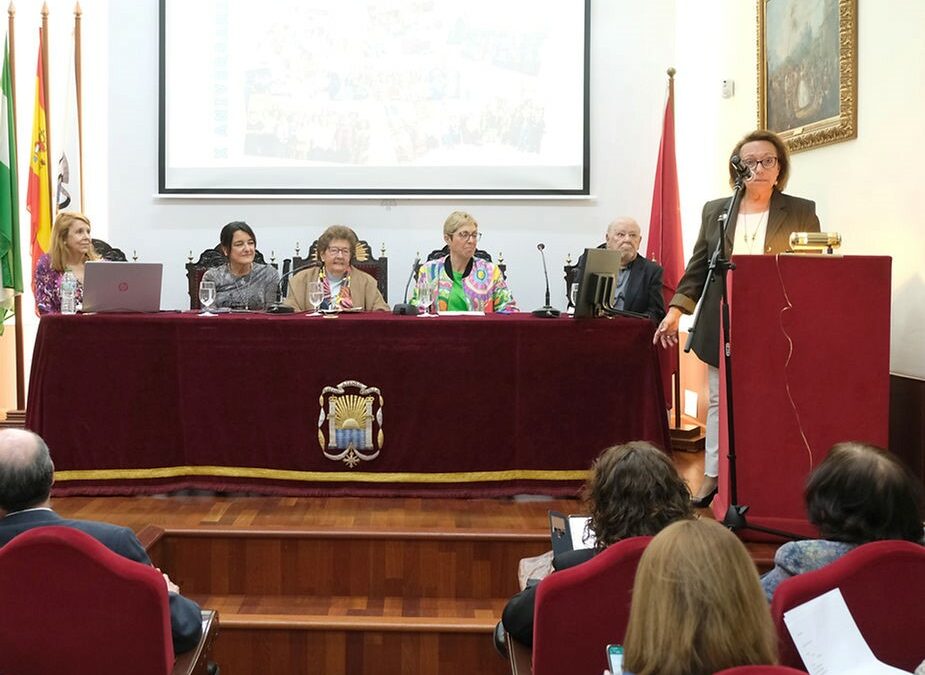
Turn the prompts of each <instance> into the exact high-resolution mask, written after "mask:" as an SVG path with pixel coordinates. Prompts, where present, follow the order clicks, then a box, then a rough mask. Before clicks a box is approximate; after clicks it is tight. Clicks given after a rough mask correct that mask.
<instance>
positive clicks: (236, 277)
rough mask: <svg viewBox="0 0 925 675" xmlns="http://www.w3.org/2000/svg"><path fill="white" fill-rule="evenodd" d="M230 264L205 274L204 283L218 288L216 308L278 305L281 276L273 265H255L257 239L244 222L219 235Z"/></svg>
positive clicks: (233, 223)
mask: <svg viewBox="0 0 925 675" xmlns="http://www.w3.org/2000/svg"><path fill="white" fill-rule="evenodd" d="M219 242H220V243H221V246H222V252H223V253H224V254H225V255H226V256H227V257H228V262H227V263H225V264H224V265H219V266H218V267H213V268H211V269H208V270H206V273H205V274H203V275H202V280H203V281H211V282H213V283H214V284H215V306H216V307H230V308H232V309H266V308H267V305H269V304H270V303H273V302H275V301H276V289H277V288H278V286H279V272H277V271H276V268H275V267H273V266H272V265H262V264H260V263H258V262H254V256H255V255H256V254H257V237H256V235H255V234H254V231H253V230H252V229H251V226H250V225H248V224H247V223H245V222H244V221H241V220H236V221H234V222H231V223H228V224H227V225H225V227H223V228H222V232H221V234H220V235H219Z"/></svg>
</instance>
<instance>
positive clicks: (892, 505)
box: [805, 442, 925, 544]
mask: <svg viewBox="0 0 925 675" xmlns="http://www.w3.org/2000/svg"><path fill="white" fill-rule="evenodd" d="M805 499H806V510H807V512H808V514H809V521H810V522H811V523H812V524H813V525H815V526H816V527H818V528H819V533H820V535H821V536H822V537H823V538H825V539H830V540H833V541H843V542H847V543H851V544H864V543H867V542H870V541H879V540H882V539H905V540H907V541H916V542H917V541H921V540H922V534H923V532H922V521H923V520H925V498H923V490H922V485H921V483H919V481H918V480H916V478H915V477H914V476H913V475H912V473H911V472H910V471H909V470H908V469H907V468H906V467H905V466H903V465H902V464H901V463H900V462H899V460H898V459H897V458H896V457H895V456H894V455H892V454H891V453H889V452H887V451H886V450H882V449H880V448H878V447H876V446H873V445H868V444H866V443H855V442H849V443H838V444H836V445H834V446H833V447H832V449H831V450H829V454H828V455H827V456H826V458H825V459H824V460H823V462H822V463H821V464H820V465H819V466H818V467H816V469H815V471H813V472H812V473H811V474H810V476H809V479H808V480H807V483H806V491H805Z"/></svg>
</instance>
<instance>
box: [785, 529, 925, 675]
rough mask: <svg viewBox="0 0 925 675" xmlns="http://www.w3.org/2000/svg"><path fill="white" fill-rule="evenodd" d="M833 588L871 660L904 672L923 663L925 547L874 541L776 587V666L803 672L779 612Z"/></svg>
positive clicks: (802, 665)
mask: <svg viewBox="0 0 925 675" xmlns="http://www.w3.org/2000/svg"><path fill="white" fill-rule="evenodd" d="M834 588H838V589H840V590H841V594H842V596H843V597H844V598H845V604H846V605H848V609H849V610H851V615H852V616H853V617H854V620H855V622H856V623H857V625H858V629H859V630H860V631H861V635H863V636H864V639H865V640H866V641H867V644H868V645H870V649H871V651H873V653H874V656H876V657H877V658H878V659H879V660H880V661H883V662H884V663H887V664H889V665H891V666H893V667H895V668H899V669H901V670H904V671H906V672H910V673H911V672H912V671H914V670H915V669H916V668H917V667H918V665H919V664H920V663H921V662H922V659H923V658H925V647H923V645H925V640H923V636H925V632H923V630H922V607H923V606H925V546H921V545H919V544H913V543H912V542H908V541H875V542H872V543H869V544H864V545H862V546H858V547H857V548H856V549H854V550H853V551H849V552H848V553H846V554H845V555H844V556H842V557H841V558H839V559H838V560H836V561H835V562H833V563H831V564H829V565H826V566H825V567H823V568H821V569H818V570H815V571H813V572H806V573H804V574H800V575H798V576H795V577H793V578H791V579H787V580H786V581H784V582H782V583H781V584H780V586H778V587H777V590H776V591H775V592H774V599H773V601H772V602H771V616H772V618H773V619H774V625H775V627H776V628H777V636H778V639H779V640H780V662H781V664H782V665H785V666H792V667H794V668H803V667H804V664H803V660H802V659H801V658H800V655H799V653H798V652H797V650H796V647H795V646H794V644H793V640H792V639H791V637H790V631H788V630H787V626H786V624H784V613H785V612H787V611H789V610H791V609H793V608H794V607H797V606H799V605H802V604H803V603H804V602H807V601H809V600H812V599H813V598H815V597H818V596H820V595H822V594H823V593H827V592H828V591H831V590H832V589H834Z"/></svg>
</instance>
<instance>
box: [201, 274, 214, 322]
mask: <svg viewBox="0 0 925 675" xmlns="http://www.w3.org/2000/svg"><path fill="white" fill-rule="evenodd" d="M213 302H215V282H214V281H203V282H200V284H199V304H200V305H202V306H203V307H204V309H203V311H202V312H200V314H201V315H202V316H215V315H214V314H213V313H212V312H210V311H209V307H211V306H212V303H213Z"/></svg>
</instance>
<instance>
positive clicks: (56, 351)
mask: <svg viewBox="0 0 925 675" xmlns="http://www.w3.org/2000/svg"><path fill="white" fill-rule="evenodd" d="M651 336H652V324H651V323H650V322H648V321H642V320H638V319H626V318H618V319H612V320H605V319H600V320H590V321H589V320H575V319H571V318H565V317H563V318H559V319H553V320H543V319H534V318H532V317H529V316H486V317H439V318H419V317H395V316H392V315H379V314H375V315H374V314H362V315H341V316H338V317H336V318H320V317H305V316H303V315H289V316H267V315H259V314H252V315H221V316H216V317H200V316H198V315H195V314H166V313H164V314H159V315H125V314H122V315H117V314H110V315H86V316H82V315H78V316H46V317H43V318H42V320H41V324H40V326H39V331H38V336H37V338H36V345H35V353H34V359H33V365H32V377H31V381H30V384H29V400H28V408H27V426H28V427H29V428H30V429H32V430H34V431H35V432H37V433H39V434H40V435H42V436H43V437H44V438H45V440H46V441H47V442H48V445H49V447H50V448H51V452H52V457H53V459H54V461H55V466H56V486H55V494H60V495H74V494H139V493H151V492H160V491H164V490H175V489H183V488H201V489H212V490H248V491H258V492H265V493H272V494H294V495H318V494H332V495H333V494H338V495H344V494H358V495H377V494H378V495H399V494H400V495H414V494H417V495H422V496H438V495H439V496H465V495H471V496H494V495H507V494H516V493H520V492H542V493H547V494H556V495H563V494H571V493H574V492H575V490H576V488H577V487H578V486H579V485H580V483H581V481H582V480H583V479H584V477H585V472H586V470H587V469H588V467H589V465H590V463H591V460H592V459H593V458H594V457H595V456H596V455H597V454H598V453H599V452H600V451H601V450H602V449H603V448H605V447H607V446H608V445H611V444H614V443H620V442H624V441H629V440H634V439H645V440H648V441H651V442H653V443H655V444H656V445H658V446H659V447H668V443H669V437H668V428H667V422H666V414H665V410H664V407H663V403H662V398H661V393H660V391H661V390H660V382H659V373H658V363H657V359H658V355H657V353H656V352H655V350H654V348H653V346H652V344H651ZM345 382H348V383H349V382H353V383H358V385H359V386H365V387H366V390H365V391H364V392H360V391H358V387H354V389H353V390H352V393H351V391H348V390H347V389H344V390H342V391H340V392H339V393H337V392H335V393H333V394H332V393H331V391H332V389H331V388H337V387H338V385H341V384H342V383H345ZM350 386H352V385H347V387H348V389H349V387H350ZM326 388H328V390H327V391H326ZM332 396H333V397H334V398H337V400H338V401H339V402H345V403H344V405H343V408H342V409H341V408H336V409H335V407H334V406H333V404H332V402H331V397H332ZM351 397H352V398H351ZM357 405H359V407H357ZM351 406H353V407H351ZM364 406H365V407H364ZM341 410H343V411H345V414H343V415H341ZM348 418H349V419H353V420H354V422H345V421H344V420H347V419H348ZM334 420H336V425H334V422H333V421H334ZM357 420H358V421H359V426H358V427H357V425H356V424H355V422H356V421H357ZM350 424H353V426H354V428H352V429H351V428H348V427H350ZM345 425H346V426H345ZM335 426H336V429H337V430H336V431H335ZM341 427H344V428H343V429H341ZM341 433H344V434H345V436H344V438H346V439H348V440H349V439H354V441H357V440H358V439H359V444H360V446H362V447H361V448H360V452H359V455H361V456H358V455H357V454H356V453H355V454H354V456H353V458H350V457H347V458H343V457H340V455H342V454H343V448H344V447H348V446H349V443H347V441H344V442H341V440H340V439H341V437H340V435H339V434H341ZM334 437H336V438H337V439H338V440H337V442H338V443H340V444H341V445H340V446H338V447H337V448H333V447H330V446H328V445H327V444H328V443H329V442H331V438H334ZM364 439H365V441H364ZM364 442H365V445H364ZM341 446H343V447H341ZM325 452H327V453H328V455H330V456H335V457H339V458H338V459H330V458H329V457H327V456H325ZM377 453H378V454H377ZM351 459H352V461H348V460H351Z"/></svg>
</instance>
